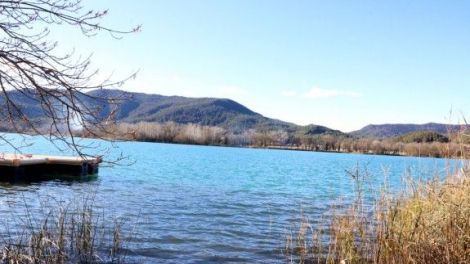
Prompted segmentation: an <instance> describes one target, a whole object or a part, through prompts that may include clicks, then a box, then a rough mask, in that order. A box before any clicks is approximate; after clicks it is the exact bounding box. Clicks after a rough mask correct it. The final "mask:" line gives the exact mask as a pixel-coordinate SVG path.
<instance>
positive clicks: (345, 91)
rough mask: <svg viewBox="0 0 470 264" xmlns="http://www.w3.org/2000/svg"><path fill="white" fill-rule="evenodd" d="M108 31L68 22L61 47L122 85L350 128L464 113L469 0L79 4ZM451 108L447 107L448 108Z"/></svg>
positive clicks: (468, 85) (108, 0) (469, 64)
mask: <svg viewBox="0 0 470 264" xmlns="http://www.w3.org/2000/svg"><path fill="white" fill-rule="evenodd" d="M84 5H85V6H86V8H98V9H102V8H109V11H110V13H109V15H108V16H107V17H106V18H105V19H104V20H103V23H104V24H106V25H112V26H114V27H117V28H131V27H133V26H135V25H137V24H142V31H141V32H140V33H137V34H133V35H129V36H126V37H125V38H124V39H122V40H115V39H113V38H111V37H109V36H108V35H107V34H101V35H99V36H97V37H93V38H86V37H83V36H81V35H80V34H79V32H78V31H77V32H75V31H73V30H70V28H68V27H59V28H57V29H54V32H53V34H52V36H51V37H53V38H56V39H58V40H59V45H60V48H61V49H64V50H70V49H72V48H75V50H76V53H79V54H84V55H87V54H89V53H93V62H94V65H95V66H96V67H99V68H100V69H101V74H103V75H106V74H109V73H113V76H114V77H115V78H120V77H122V76H125V75H128V74H130V73H132V72H134V71H136V70H139V74H138V76H137V79H135V80H133V81H130V82H128V83H126V85H125V86H124V87H123V88H124V89H126V90H129V91H140V92H146V93H158V94H164V95H184V96H194V97H205V96H211V97H228V98H232V99H234V100H236V101H238V102H240V103H242V104H245V105H246V106H248V107H249V108H251V109H252V110H254V111H256V112H259V113H261V114H263V115H266V116H268V117H273V118H278V119H282V120H286V121H291V122H295V123H298V124H309V123H314V124H321V125H326V126H329V127H332V128H336V129H341V130H344V131H351V130H355V129H359V128H361V127H363V126H365V125H367V124H370V123H376V124H378V123H408V122H413V123H425V122H431V121H433V122H446V121H449V119H451V120H452V122H459V120H460V119H461V117H462V116H465V115H467V114H470V109H469V101H470V2H468V1H273V0H264V1H262V0H255V1H251V0H246V1H229V0H224V1H219V0H217V1H177V0H172V1H169V0H168V1H157V0H139V1H130V0H128V1H125V0H120V1H116V0H100V1H92V0H86V1H84ZM451 110H452V112H453V114H452V116H450V114H449V112H450V111H451Z"/></svg>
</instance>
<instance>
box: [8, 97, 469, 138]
mask: <svg viewBox="0 0 470 264" xmlns="http://www.w3.org/2000/svg"><path fill="white" fill-rule="evenodd" d="M88 95H89V97H88V96H84V98H83V101H84V102H85V104H87V105H88V106H91V107H96V106H97V107H98V108H100V109H101V111H100V112H99V113H98V115H99V117H100V118H103V119H104V118H106V117H107V116H108V115H109V114H110V113H111V112H112V111H113V110H114V109H115V107H114V106H117V109H116V110H117V111H116V112H115V113H114V118H115V120H116V121H117V122H126V123H138V122H141V121H143V122H158V123H164V122H170V121H171V122H175V123H179V124H190V123H192V124H199V125H207V126H218V127H222V128H224V129H226V130H228V131H230V132H233V133H241V132H243V131H246V130H248V129H255V130H257V131H285V132H287V133H288V134H289V135H293V134H297V135H306V136H312V135H313V136H314V135H334V136H354V137H373V138H389V137H397V136H401V135H404V134H407V133H410V132H416V131H431V132H436V133H439V134H446V133H448V132H449V131H451V132H456V131H459V130H461V129H462V128H463V127H462V126H460V125H445V124H438V123H427V124H422V125H419V124H383V125H368V126H366V127H364V128H362V129H360V130H357V131H354V132H351V133H349V134H346V133H343V132H341V131H339V130H334V129H331V128H328V127H324V126H320V125H313V124H312V125H308V126H299V125H296V124H293V123H289V122H285V121H281V120H277V119H272V118H268V117H265V116H263V115H261V114H259V113H256V112H254V111H252V110H250V109H248V108H247V107H245V106H243V105H241V104H239V103H237V102H235V101H233V100H230V99H222V98H189V97H182V96H163V95H156V94H145V93H132V92H125V91H121V90H116V89H100V90H94V91H90V92H88ZM8 96H9V98H10V99H12V100H13V101H14V102H15V103H16V104H17V105H18V106H19V107H20V108H21V109H22V110H23V112H24V113H25V114H26V115H27V116H29V117H30V118H31V119H33V120H42V119H43V117H44V113H43V111H42V108H41V105H40V104H39V101H38V100H37V99H35V93H34V90H27V89H25V90H23V91H22V92H19V91H16V90H15V91H10V92H8ZM93 98H101V99H93ZM103 98H107V99H109V98H120V99H119V100H114V101H111V100H106V99H103ZM3 104H4V97H3V96H0V107H2V108H3V109H4V110H3V111H5V107H4V105H3ZM2 114H3V115H4V114H5V113H2ZM38 122H39V121H38ZM467 128H470V126H467Z"/></svg>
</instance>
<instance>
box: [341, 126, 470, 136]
mask: <svg viewBox="0 0 470 264" xmlns="http://www.w3.org/2000/svg"><path fill="white" fill-rule="evenodd" d="M464 128H465V126H461V125H447V124H438V123H427V124H383V125H368V126H366V127H364V128H362V129H360V130H357V131H354V132H351V133H350V134H351V135H353V136H355V137H373V138H389V137H397V136H401V135H404V134H407V133H411V132H418V131H430V132H435V133H438V134H442V135H446V134H447V133H449V132H451V133H455V132H458V131H460V130H462V129H464ZM467 128H468V126H467Z"/></svg>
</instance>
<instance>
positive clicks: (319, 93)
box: [303, 87, 362, 99]
mask: <svg viewBox="0 0 470 264" xmlns="http://www.w3.org/2000/svg"><path fill="white" fill-rule="evenodd" d="M303 96H304V97H305V98H310V99H318V98H331V97H361V96H362V94H361V93H358V92H353V91H343V90H335V89H322V88H318V87H314V88H312V89H311V90H310V91H308V92H306V93H305V94H304V95H303Z"/></svg>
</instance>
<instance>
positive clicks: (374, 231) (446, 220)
mask: <svg viewBox="0 0 470 264" xmlns="http://www.w3.org/2000/svg"><path fill="white" fill-rule="evenodd" d="M361 175H364V171H361V170H356V171H355V172H354V173H353V174H351V177H352V178H353V180H354V185H355V193H356V196H355V198H354V200H353V202H352V203H351V205H350V206H349V207H348V209H347V210H345V211H344V210H343V211H337V212H335V213H333V216H332V218H331V219H330V221H329V225H328V228H325V229H324V230H322V229H320V228H317V227H314V226H313V225H311V224H310V223H309V221H308V220H306V219H305V220H304V221H302V222H301V224H300V225H299V228H298V230H297V232H295V233H294V234H290V235H288V236H287V241H286V247H285V255H286V257H287V260H288V262H290V263H331V264H332V263H342V264H346V263H377V264H378V263H403V264H405V263H406V264H407V263H410V264H411V263H436V264H438V263H449V264H450V263H470V173H469V171H468V170H465V169H460V170H459V171H458V172H457V173H453V174H451V175H449V176H448V177H446V178H445V179H439V178H435V179H433V180H429V181H425V182H423V181H420V182H416V181H412V180H408V181H406V184H405V187H404V188H403V189H402V190H401V193H400V194H399V195H397V194H394V195H392V194H390V193H389V192H388V190H387V189H386V188H385V189H384V190H383V191H382V194H381V195H380V197H379V198H378V199H377V200H376V201H375V202H374V203H373V204H370V203H369V204H368V200H367V199H366V198H364V185H363V183H364V177H363V176H361Z"/></svg>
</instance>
